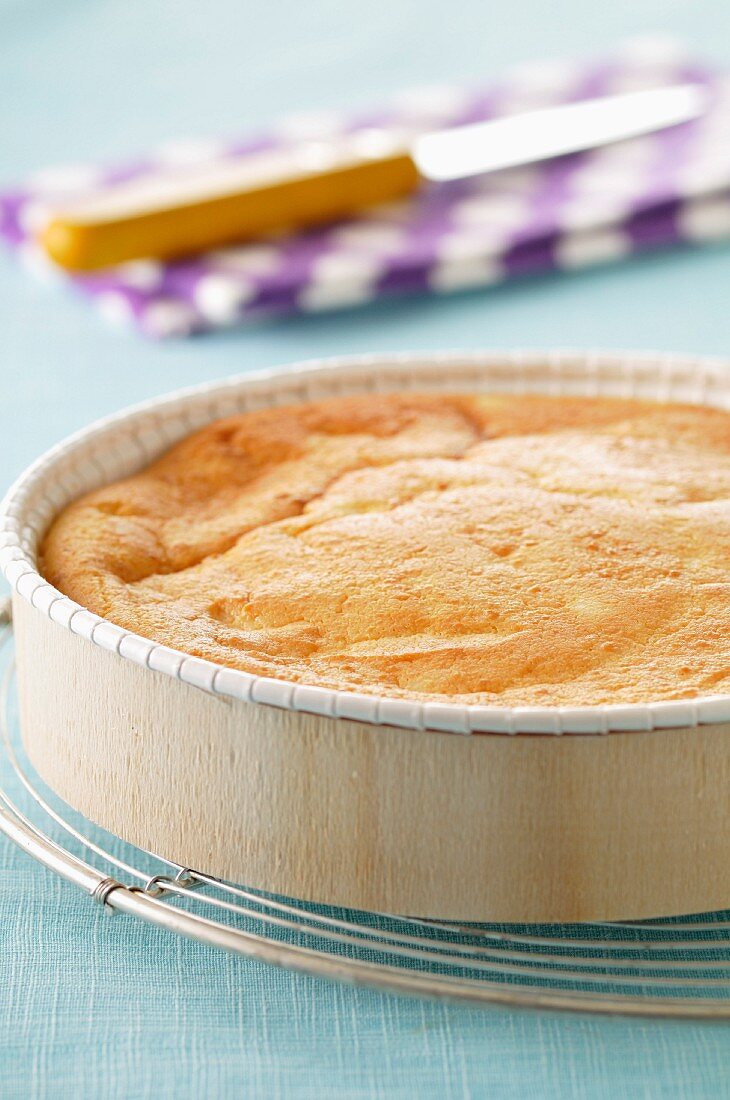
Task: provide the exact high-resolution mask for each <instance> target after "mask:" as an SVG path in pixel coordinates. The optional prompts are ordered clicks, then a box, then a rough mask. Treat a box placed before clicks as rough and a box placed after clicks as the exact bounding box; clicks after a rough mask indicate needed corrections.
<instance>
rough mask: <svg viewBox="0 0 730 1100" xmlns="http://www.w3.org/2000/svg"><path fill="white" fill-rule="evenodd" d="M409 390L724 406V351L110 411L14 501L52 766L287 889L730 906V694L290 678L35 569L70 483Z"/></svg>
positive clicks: (141, 830) (125, 818) (288, 375)
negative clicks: (226, 426) (134, 619)
mask: <svg viewBox="0 0 730 1100" xmlns="http://www.w3.org/2000/svg"><path fill="white" fill-rule="evenodd" d="M404 389H418V390H424V391H434V390H450V391H484V392H511V393H523V392H524V393H527V392H536V393H549V394H555V395H560V394H584V395H588V396H620V397H637V398H643V399H650V400H659V401H665V402H668V401H681V402H691V403H697V404H707V405H711V406H715V407H719V408H730V372H729V371H728V367H727V365H726V364H724V363H722V362H719V361H715V360H712V361H709V360H694V359H688V358H675V357H666V356H656V355H651V356H647V355H631V354H610V355H608V354H595V353H592V354H581V353H573V352H565V353H562V352H561V353H550V354H545V353H524V354H523V353H477V354H458V353H454V354H440V355H405V356H404V355H399V356H391V357H363V358H357V359H353V358H349V359H342V360H336V361H326V362H321V363H305V364H301V365H296V366H294V367H287V368H285V369H282V370H276V371H271V372H266V373H259V374H254V375H252V374H249V375H244V376H242V377H239V378H234V379H232V380H227V381H224V382H220V383H216V384H213V385H205V386H200V387H197V388H195V389H191V390H186V391H181V392H178V393H176V394H173V395H171V396H168V397H163V398H160V399H158V400H155V401H151V402H148V403H146V404H143V405H139V406H136V407H135V408H132V409H129V410H127V411H125V412H122V413H120V414H118V415H116V416H113V417H109V418H107V419H105V420H102V421H99V422H97V423H96V424H93V425H92V426H90V427H89V428H87V429H85V430H83V431H81V432H79V433H77V434H76V435H74V436H72V437H70V438H69V439H68V440H66V441H65V442H64V443H62V444H60V445H59V446H57V447H55V448H53V450H51V451H49V452H48V453H47V454H46V455H44V456H43V457H42V458H41V459H39V460H38V462H36V463H35V464H34V465H33V466H32V467H30V468H29V469H28V470H27V471H26V472H25V473H24V474H23V475H22V476H21V478H20V479H19V480H18V481H17V482H16V484H15V485H14V486H13V487H12V489H11V490H10V492H9V493H8V495H7V497H6V498H5V501H4V503H3V505H2V510H1V511H0V540H1V543H2V549H1V550H0V555H1V556H0V562H1V563H2V566H3V569H4V572H5V575H6V577H7V579H8V580H9V581H10V583H11V585H12V586H13V589H14V592H13V609H14V622H15V628H16V637H17V661H18V677H19V690H20V703H21V724H22V734H23V739H24V743H25V746H26V749H27V751H28V754H29V756H30V758H31V760H32V762H33V763H34V765H35V767H36V768H37V770H38V771H39V773H40V774H41V776H42V777H43V778H44V779H45V780H46V781H47V782H48V783H49V784H50V785H51V786H52V787H53V788H54V789H55V790H56V791H57V792H58V793H59V794H60V795H61V796H62V797H63V798H64V799H66V801H68V802H69V803H70V804H71V805H72V806H73V807H75V808H77V809H78V810H80V811H82V812H83V813H84V814H86V815H87V816H88V817H90V818H91V819H92V820H94V821H96V822H98V823H99V824H100V825H103V826H104V827H105V828H107V829H109V830H110V831H112V832H114V833H116V834H117V835H119V836H121V837H123V838H125V839H126V840H129V841H131V842H133V843H135V844H137V845H139V846H140V847H143V848H145V849H148V850H151V851H154V852H157V853H159V854H160V855H163V856H165V857H166V858H168V859H171V860H174V861H175V862H179V863H184V864H185V865H189V866H190V865H192V866H196V867H199V868H203V869H205V871H206V872H208V873H210V874H214V875H218V876H220V877H223V878H229V879H234V880H236V881H240V882H245V883H247V884H248V885H250V886H252V887H254V888H257V889H260V890H266V891H271V892H273V893H281V894H288V895H294V896H297V897H301V898H306V899H310V900H313V901H321V902H326V903H331V904H336V905H345V906H353V907H357V908H362V909H370V910H378V911H385V912H392V913H407V914H410V915H414V916H424V917H440V918H445V919H454V920H472V921H473V920H485V921H486V920H490V921H543V920H544V921H584V920H607V919H616V918H627V917H646V916H660V915H668V914H672V913H686V912H691V911H699V910H708V909H716V908H721V907H724V906H727V905H728V904H729V903H730V860H729V859H728V855H730V841H729V840H728V839H727V837H728V830H727V824H728V820H730V783H729V782H728V780H729V779H730V696H706V697H704V696H703V697H701V698H697V699H694V700H681V701H677V702H656V701H653V700H651V699H647V700H646V702H644V703H641V704H631V705H605V706H596V707H578V708H570V707H567V708H552V707H534V708H533V707H530V708H525V707H516V708H500V707H483V706H463V705H457V704H449V703H424V704H420V703H417V702H412V701H409V700H404V699H394V698H387V697H383V698H378V697H376V696H374V695H359V694H356V693H353V692H347V691H331V690H327V689H324V688H319V687H314V686H312V687H309V686H307V685H299V684H292V683H289V682H285V681H281V680H276V679H269V678H261V677H256V676H252V675H250V674H247V673H244V672H241V671H238V670H234V669H228V668H224V667H221V666H219V665H216V664H213V663H211V662H207V661H204V660H200V659H198V658H195V657H190V656H187V655H186V654H185V653H182V652H176V651H175V650H172V649H169V648H167V647H165V646H160V645H157V644H155V643H154V642H151V641H149V640H148V639H145V638H142V637H140V636H137V635H135V634H132V633H130V632H129V631H126V630H123V629H121V628H119V627H117V626H115V625H114V624H113V623H110V622H108V621H105V620H104V619H101V618H99V617H98V616H96V615H94V614H92V613H91V612H89V611H87V610H85V609H84V608H81V607H79V606H78V605H77V604H75V603H73V602H72V601H71V600H69V599H68V598H66V597H65V596H63V595H62V594H61V593H60V592H58V591H56V590H55V589H54V588H53V587H52V586H51V585H49V584H48V582H47V581H45V580H44V578H43V577H42V576H41V575H40V574H39V573H38V571H37V557H36V555H37V547H38V543H39V540H40V538H41V537H42V535H43V532H44V531H45V529H46V527H47V526H48V524H49V522H50V521H51V519H52V518H53V516H54V515H55V514H56V513H57V512H58V511H59V510H60V509H61V508H63V507H64V506H65V505H66V504H67V503H68V502H69V501H71V500H73V499H74V498H75V497H77V496H78V495H79V494H81V493H83V492H86V491H88V490H90V489H93V488H96V487H98V486H100V485H102V484H104V483H106V482H110V481H113V480H116V479H117V478H120V477H124V476H127V475H129V474H131V473H133V472H134V471H136V470H138V469H140V468H141V467H143V466H145V465H146V464H147V463H148V462H150V461H151V460H152V459H153V458H155V457H156V456H157V455H159V454H160V453H161V452H162V451H164V450H165V449H166V448H167V447H169V446H170V445H171V444H172V443H174V442H175V441H177V440H179V439H180V438H182V437H183V436H185V435H187V434H188V433H190V432H191V431H193V430H195V429H197V428H199V427H201V426H202V425H204V424H206V423H208V422H210V421H212V420H215V419H217V418H219V417H222V416H228V415H231V414H233V413H237V412H245V411H249V410H252V409H258V408H263V407H266V406H271V405H281V404H293V403H298V402H302V401H310V400H316V399H318V398H322V397H327V396H335V395H338V394H345V393H348V394H349V393H365V392H373V391H375V392H388V391H390V392H392V391H398V390H404Z"/></svg>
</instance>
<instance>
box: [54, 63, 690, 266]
mask: <svg viewBox="0 0 730 1100" xmlns="http://www.w3.org/2000/svg"><path fill="white" fill-rule="evenodd" d="M706 105H707V90H706V89H705V88H704V87H703V86H702V85H699V84H691V83H690V84H677V85H670V86H666V87H663V88H655V89H651V90H649V91H640V92H629V93H625V94H622V95H613V96H604V97H601V98H599V99H591V100H584V101H582V102H578V103H571V104H566V105H562V106H559V107H549V108H545V109H542V110H537V111H530V112H526V113H524V114H518V115H513V116H509V117H505V118H498V119H494V120H492V121H488V122H478V123H473V124H470V125H466V126H458V127H454V128H452V129H447V130H441V131H437V132H433V133H427V134H422V135H421V136H419V137H416V138H413V139H411V140H410V141H408V140H404V139H403V137H402V136H400V137H399V135H398V134H396V133H394V132H391V131H386V130H362V131H359V132H356V133H354V134H352V135H350V136H348V137H344V138H342V139H340V140H338V141H333V142H327V143H325V142H308V143H306V144H302V145H300V146H294V147H291V148H286V149H279V150H275V151H270V152H265V153H259V154H255V155H251V154H248V155H247V156H245V157H230V158H228V159H225V160H221V161H219V162H217V163H216V164H214V165H211V164H207V165H204V166H200V167H197V168H186V169H185V170H184V171H182V170H181V169H180V168H179V167H178V168H175V169H173V168H169V169H167V170H164V169H161V170H159V171H156V172H155V173H154V174H152V175H149V176H145V177H144V178H143V179H140V180H131V181H129V182H126V183H120V184H118V185H116V186H114V187H111V188H107V189H105V190H104V191H103V192H99V193H98V194H97V195H94V194H92V195H90V196H88V197H87V198H83V199H79V200H78V201H77V202H75V203H73V204H70V205H68V206H67V207H66V208H64V209H57V210H55V211H54V212H53V213H52V214H51V215H50V217H49V219H48V220H47V221H46V223H45V226H44V228H42V229H41V231H40V233H39V241H40V243H41V245H42V247H43V248H44V250H45V251H46V252H47V254H48V255H49V256H50V257H51V259H52V260H54V261H55V262H56V263H57V264H60V265H61V267H64V268H67V269H68V270H70V271H77V272H85V271H94V270H97V269H99V268H104V267H108V266H111V265H114V264H119V263H124V262H126V261H129V260H135V259H141V258H148V257H151V258H158V259H173V258H176V257H181V256H186V255H190V254H193V253H196V252H203V251H206V250H208V249H212V248H221V247H224V246H225V245H229V244H234V243H240V242H245V241H249V240H252V239H254V238H257V237H261V236H263V235H266V234H270V233H275V232H279V231H282V230H283V231H287V230H292V229H302V228H305V227H308V226H314V225H318V224H322V223H325V222H329V221H334V220H337V219H339V218H345V217H348V216H351V215H353V214H356V213H357V212H358V211H360V210H363V209H365V208H366V207H369V206H372V205H374V204H377V203H383V202H389V201H392V200H395V199H399V198H402V197H404V196H405V195H408V194H411V193H412V192H414V191H416V190H417V189H418V188H419V187H420V186H421V185H422V184H424V183H427V182H445V181H448V180H454V179H461V178H464V177H468V176H473V175H477V174H481V173H485V172H495V171H499V170H500V169H504V168H513V167H516V166H518V165H525V164H531V163H533V162H537V161H542V160H547V159H549V158H552V157H558V156H563V155H565V154H567V153H575V152H579V151H581V150H585V149H592V148H595V147H597V146H601V145H606V144H608V143H610V142H615V141H620V140H623V139H626V138H631V137H637V136H638V135H640V134H646V133H650V132H653V131H656V130H661V129H665V128H666V127H669V126H676V125H678V124H679V123H682V122H687V121H689V120H691V119H693V118H696V117H698V115H700V114H701V113H702V112H703V111H704V110H705V108H706Z"/></svg>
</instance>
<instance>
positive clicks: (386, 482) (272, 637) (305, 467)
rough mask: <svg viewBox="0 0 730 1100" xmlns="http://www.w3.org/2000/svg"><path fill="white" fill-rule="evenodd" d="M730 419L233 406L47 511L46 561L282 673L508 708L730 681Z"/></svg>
mask: <svg viewBox="0 0 730 1100" xmlns="http://www.w3.org/2000/svg"><path fill="white" fill-rule="evenodd" d="M729 565H730V413H725V412H721V411H718V410H712V409H708V408H700V407H692V406H679V405H669V406H662V405H658V404H652V403H644V402H635V401H623V400H608V399H603V398H601V399H589V398H550V397H542V396H512V395H510V396H481V395H457V394H450V395H442V394H439V395H433V394H431V395H429V394H398V395H389V396H382V395H378V396H375V395H373V396H364V397H348V398H336V399H332V400H328V401H322V402H317V403H313V404H308V405H299V406H292V407H290V408H279V409H270V410H265V411H262V412H256V413H249V414H245V415H241V416H236V417H232V418H230V419H227V420H222V421H218V422H217V423H214V424H211V425H209V426H208V427H206V428H204V429H203V430H202V431H199V432H197V433H196V434H195V435H193V436H191V437H189V438H188V439H186V440H184V441H183V442H182V443H180V444H178V445H177V446H175V447H173V449H172V450H171V451H169V452H168V453H167V454H166V455H164V457H162V458H161V459H159V460H158V461H157V462H155V463H154V464H153V465H152V466H150V467H149V468H148V469H147V470H145V471H144V472H143V473H141V474H138V475H137V476H135V477H131V478H129V479H127V480H125V481H121V482H118V483H117V484H115V485H111V486H108V487H106V488H103V489H100V490H98V491H96V492H93V493H90V494H88V495H87V496H85V497H83V498H82V499H81V500H78V501H76V503H74V504H72V505H71V506H70V507H68V508H67V509H66V510H65V511H64V512H63V513H62V514H61V516H60V517H59V518H58V519H57V520H56V521H55V523H54V524H53V526H52V528H51V530H50V531H49V533H48V535H47V537H46V540H45V544H44V546H43V569H44V571H45V575H46V576H47V578H48V580H49V581H51V583H53V584H54V585H55V586H56V587H57V588H59V589H60V590H61V591H62V592H64V593H66V594H67V595H68V596H70V597H71V598H72V599H73V600H76V601H77V602H78V603H80V604H82V605H83V606H85V607H88V608H90V609H91V610H92V611H94V612H96V613H97V614H99V615H102V616H104V617H106V618H108V619H111V620H112V622H115V623H118V624H119V625H120V626H122V627H124V628H126V629H128V630H131V631H134V632H135V633H138V634H142V635H144V636H145V637H147V638H151V639H154V640H155V641H157V642H161V643H164V644H165V645H168V646H172V647H174V648H175V649H179V650H183V651H184V652H186V653H189V654H192V655H195V656H199V657H204V658H207V659H209V660H212V661H216V662H218V663H220V664H223V665H229V666H231V667H234V668H239V669H244V670H246V671H248V672H252V673H257V674H260V675H265V676H274V677H281V678H283V679H285V680H291V681H298V682H303V683H307V684H315V685H320V686H324V687H331V688H342V689H352V690H356V691H364V692H374V693H377V694H384V695H395V696H401V697H410V698H418V699H446V698H448V699H450V700H455V701H458V702H466V703H496V704H503V705H514V706H523V705H526V706H534V705H542V704H559V705H563V706H566V705H582V704H597V703H608V702H613V703H616V702H641V701H648V700H651V699H682V698H687V697H692V696H696V695H705V694H723V693H727V692H730V572H729Z"/></svg>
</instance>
